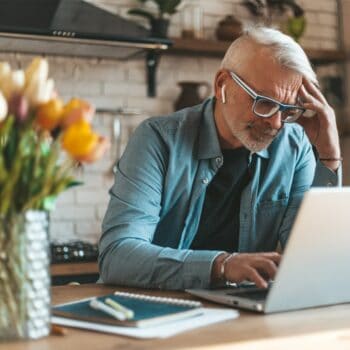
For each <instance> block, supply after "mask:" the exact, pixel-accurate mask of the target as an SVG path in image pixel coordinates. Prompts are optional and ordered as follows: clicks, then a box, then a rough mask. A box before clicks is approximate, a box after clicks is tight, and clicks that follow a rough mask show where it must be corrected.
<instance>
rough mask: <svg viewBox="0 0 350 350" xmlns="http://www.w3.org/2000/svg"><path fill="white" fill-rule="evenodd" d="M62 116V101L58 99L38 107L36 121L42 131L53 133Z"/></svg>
mask: <svg viewBox="0 0 350 350" xmlns="http://www.w3.org/2000/svg"><path fill="white" fill-rule="evenodd" d="M62 114H63V102H62V100H60V99H58V98H55V99H51V100H50V101H48V102H46V103H44V104H41V105H40V106H39V107H38V109H37V112H36V119H35V121H36V123H37V124H38V125H39V126H40V127H41V128H42V129H44V130H48V131H51V130H53V129H55V128H56V127H57V126H58V125H59V123H60V121H61V118H62Z"/></svg>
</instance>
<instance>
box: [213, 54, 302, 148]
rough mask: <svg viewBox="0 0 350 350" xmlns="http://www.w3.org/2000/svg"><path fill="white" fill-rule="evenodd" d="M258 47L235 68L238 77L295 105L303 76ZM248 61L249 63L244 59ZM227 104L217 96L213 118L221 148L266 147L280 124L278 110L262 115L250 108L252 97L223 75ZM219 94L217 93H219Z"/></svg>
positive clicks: (255, 89) (257, 88)
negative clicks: (280, 63) (251, 55)
mask: <svg viewBox="0 0 350 350" xmlns="http://www.w3.org/2000/svg"><path fill="white" fill-rule="evenodd" d="M263 51H264V49H261V51H260V52H259V53H257V54H256V55H255V56H254V57H255V58H254V60H252V62H250V64H245V65H244V67H240V71H237V72H235V73H237V74H238V75H239V77H241V78H242V79H243V80H244V82H245V83H246V84H247V85H249V86H250V87H251V88H252V89H253V90H254V91H255V92H256V93H258V94H260V95H264V96H267V97H270V98H273V99H274V100H277V101H279V102H281V103H285V104H296V102H297V94H298V90H299V88H300V86H301V83H302V77H301V75H300V74H297V73H295V72H293V71H291V70H288V69H286V68H283V67H281V66H280V65H278V64H277V63H275V62H274V61H273V59H272V58H271V56H270V55H269V54H268V53H266V52H265V53H264V52H263ZM247 63H249V62H247ZM224 84H225V96H226V103H225V104H222V103H221V101H220V98H219V101H218V102H217V103H218V104H220V111H219V113H218V115H217V113H216V115H215V120H216V124H217V128H218V132H219V136H220V141H221V144H222V146H223V147H224V148H235V147H239V146H242V145H243V146H244V147H246V148H247V149H249V150H250V151H251V152H258V151H260V150H262V149H265V148H267V147H268V146H269V145H270V144H271V142H272V141H273V139H274V138H275V137H276V135H277V134H278V132H279V131H280V130H281V128H282V127H283V123H282V121H281V115H280V112H277V113H275V114H274V115H273V116H271V117H269V118H261V117H258V116H256V115H255V114H254V112H253V110H252V106H253V102H254V100H253V98H252V97H251V96H250V95H249V94H248V93H247V92H246V91H245V90H244V89H243V88H242V87H241V86H239V85H238V84H237V83H236V82H235V81H234V80H233V79H232V78H231V76H230V74H227V76H225V81H224ZM219 96H220V95H219Z"/></svg>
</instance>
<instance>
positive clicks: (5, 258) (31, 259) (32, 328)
mask: <svg viewBox="0 0 350 350" xmlns="http://www.w3.org/2000/svg"><path fill="white" fill-rule="evenodd" d="M49 267H50V256H49V237H48V216H47V213H46V212H44V211H27V212H25V213H23V214H16V215H11V216H10V217H6V218H0V341H1V340H15V339H37V338H41V337H43V336H46V335H48V334H49V332H50V316H51V314H50V312H51V296H50V270H49Z"/></svg>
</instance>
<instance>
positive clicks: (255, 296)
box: [226, 288, 269, 301]
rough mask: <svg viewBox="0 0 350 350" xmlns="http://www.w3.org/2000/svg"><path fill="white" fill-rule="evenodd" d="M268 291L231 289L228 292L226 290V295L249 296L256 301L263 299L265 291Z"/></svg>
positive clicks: (266, 291) (265, 294) (266, 290)
mask: <svg viewBox="0 0 350 350" xmlns="http://www.w3.org/2000/svg"><path fill="white" fill-rule="evenodd" d="M268 292H269V290H268V289H249V288H248V289H246V290H242V289H240V290H233V291H230V292H227V293H226V294H227V295H232V296H235V297H242V298H249V299H253V300H257V301H261V300H265V299H266V296H267V293H268Z"/></svg>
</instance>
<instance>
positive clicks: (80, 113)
mask: <svg viewBox="0 0 350 350" xmlns="http://www.w3.org/2000/svg"><path fill="white" fill-rule="evenodd" d="M94 113H95V109H94V107H93V106H92V105H90V103H88V102H86V101H84V100H81V99H78V98H72V99H71V100H70V101H69V102H68V103H67V104H66V105H65V106H64V110H63V116H62V126H63V127H65V128H66V127H68V126H69V125H71V124H73V123H76V122H78V121H81V120H85V121H87V122H91V120H92V118H93V116H94Z"/></svg>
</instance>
